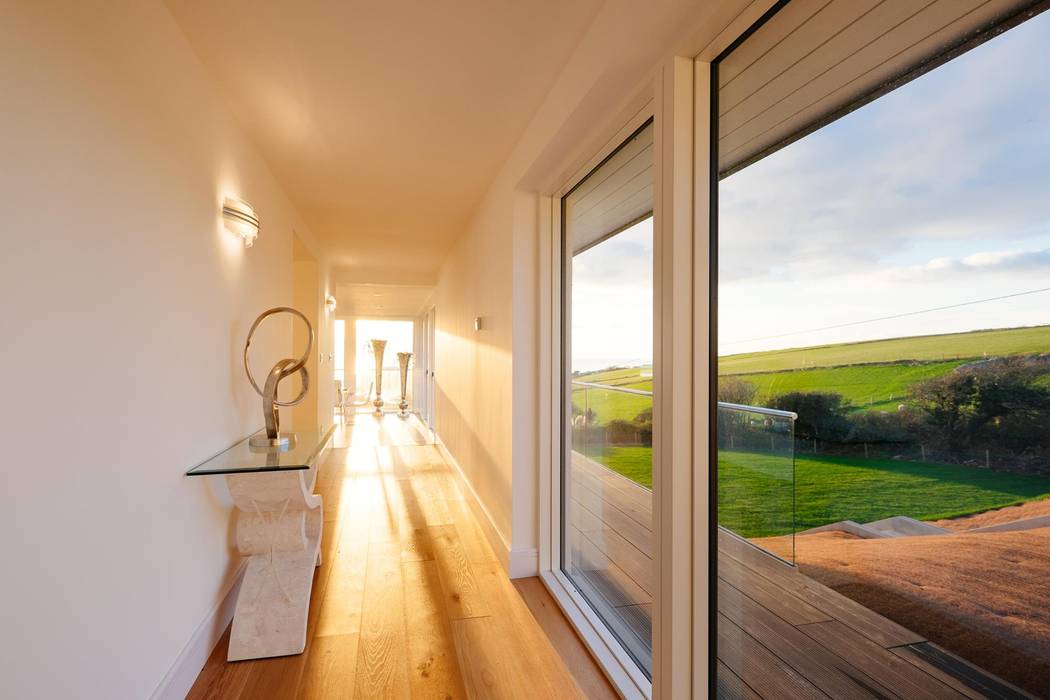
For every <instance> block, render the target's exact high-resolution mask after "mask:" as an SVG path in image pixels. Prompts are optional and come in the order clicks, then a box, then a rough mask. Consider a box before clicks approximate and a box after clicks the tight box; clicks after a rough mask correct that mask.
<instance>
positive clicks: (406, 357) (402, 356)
mask: <svg viewBox="0 0 1050 700" xmlns="http://www.w3.org/2000/svg"><path fill="white" fill-rule="evenodd" d="M411 361H412V353H410V352H399V353H398V354H397V362H398V364H399V365H401V403H399V404H398V405H397V407H398V408H400V409H401V415H402V416H407V415H408V363H409V362H411Z"/></svg>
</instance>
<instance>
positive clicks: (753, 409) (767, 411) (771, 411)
mask: <svg viewBox="0 0 1050 700" xmlns="http://www.w3.org/2000/svg"><path fill="white" fill-rule="evenodd" d="M572 385H573V386H582V387H584V388H585V389H603V390H605V391H618V392H620V393H621V394H634V395H635V396H652V395H653V392H651V391H645V390H644V389H628V388H627V387H625V386H611V385H609V384H595V383H594V382H578V381H576V380H573V381H572ZM718 407H719V408H724V409H726V410H729V411H746V412H748V413H758V414H761V415H763V416H774V417H776V418H790V419H791V420H798V414H797V413H795V412H794V411H781V410H780V409H777V408H766V407H765V406H745V405H743V404H739V403H729V402H728V401H719V402H718Z"/></svg>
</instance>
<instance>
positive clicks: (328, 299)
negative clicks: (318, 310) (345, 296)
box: [324, 294, 336, 313]
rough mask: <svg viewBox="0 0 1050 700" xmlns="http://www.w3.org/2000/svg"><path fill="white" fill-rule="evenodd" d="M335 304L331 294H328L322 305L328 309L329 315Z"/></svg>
mask: <svg viewBox="0 0 1050 700" xmlns="http://www.w3.org/2000/svg"><path fill="white" fill-rule="evenodd" d="M335 304H336V302H335V297H334V296H332V295H331V294H329V295H328V296H326V297H325V298H324V305H325V307H326V308H327V309H328V312H329V313H331V312H333V311H335Z"/></svg>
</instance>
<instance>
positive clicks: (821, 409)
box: [712, 0, 1050, 698]
mask: <svg viewBox="0 0 1050 700" xmlns="http://www.w3.org/2000/svg"><path fill="white" fill-rule="evenodd" d="M906 5H907V3H903V4H900V5H894V3H881V4H879V6H878V7H877V8H875V9H874V10H871V11H870V12H869V7H868V6H866V5H863V4H862V3H849V2H845V1H843V0H832V2H830V3H829V2H827V1H826V0H792V2H790V3H787V4H785V5H783V7H782V9H780V10H779V12H777V13H776V14H775V15H773V16H772V17H771V18H770V19H769V20H768V21H767V22H766V23H765V24H763V25H762V26H760V27H758V28H756V29H755V31H753V32H751V33H749V34H748V37H747V39H746V40H744V41H743V42H742V43H740V44H739V45H738V46H736V47H735V48H734V49H733V50H732V51H731V52H730V53H729V54H727V55H726V56H724V57H722V58H721V59H720V60H719V61H718V62H716V68H715V71H716V73H715V75H714V78H713V80H712V83H713V84H714V85H716V90H717V92H716V94H715V98H716V103H717V114H718V120H717V130H718V133H717V141H716V143H717V149H718V160H717V168H716V172H717V177H718V183H717V189H716V193H717V197H716V201H717V216H716V220H717V222H718V231H717V236H718V239H717V256H716V259H717V264H718V269H717V275H718V280H717V304H718V308H717V312H716V313H717V318H718V329H717V336H718V337H717V340H718V362H717V382H718V398H719V401H720V402H723V403H720V404H719V408H718V418H717V422H716V423H715V430H716V437H717V449H718V459H717V484H716V486H717V495H718V500H717V504H718V525H719V529H718V530H717V533H718V557H717V562H716V567H717V573H718V584H717V589H716V590H717V609H718V616H717V620H718V623H717V624H718V629H717V632H718V645H717V649H716V652H717V667H716V675H717V679H718V682H719V687H720V688H721V689H722V691H724V693H725V694H726V695H733V696H737V697H742V696H751V695H750V693H748V692H741V689H745V690H746V689H751V690H754V691H755V693H757V695H759V696H761V697H787V696H789V695H791V696H794V695H795V694H802V695H805V696H807V697H823V696H829V697H833V698H837V697H872V696H874V697H896V696H900V697H918V696H920V695H928V696H930V697H954V696H955V695H956V693H957V692H958V691H962V692H963V693H964V694H967V693H969V694H974V696H975V697H977V696H979V697H1004V698H1005V697H1011V698H1013V697H1029V696H1027V695H1024V694H1023V693H1022V692H1021V691H1020V690H1019V689H1023V690H1024V691H1027V692H1029V693H1031V694H1033V695H1036V696H1041V697H1047V696H1048V694H1050V617H1048V615H1047V613H1046V609H1047V606H1048V604H1050V588H1048V587H1047V583H1046V582H1047V580H1048V576H1050V563H1048V562H1050V559H1047V556H1046V551H1047V545H1048V544H1050V528H1048V526H1050V355H1048V354H1047V353H1048V348H1050V325H1048V323H1050V312H1048V309H1050V306H1048V300H1050V287H1048V282H1047V280H1048V279H1050V197H1048V195H1047V193H1048V192H1050V130H1048V129H1047V128H1046V124H1047V121H1048V119H1050V81H1048V80H1047V79H1046V67H1047V65H1050V14H1039V12H1040V11H1041V10H1042V9H1045V8H1046V7H1047V4H1046V3H1040V4H1038V5H1035V4H1032V3H1018V2H1010V1H1009V0H990V1H989V2H983V3H975V4H966V3H952V2H939V3H934V6H936V8H937V12H936V13H935V14H936V18H934V17H933V16H931V15H930V14H928V13H926V12H925V11H923V12H918V13H915V12H914V8H911V7H906ZM1022 6H1026V7H1024V8H1022ZM1022 9H1023V11H1019V10H1022ZM905 15H907V18H906V19H905ZM898 20H899V21H900V22H899V23H898ZM847 37H848V39H847ZM859 46H862V47H864V48H863V49H862V50H855V48H856V47H859ZM728 404H733V406H729V405H728ZM861 649H864V650H865V651H864V652H863V653H860V651H859V650H861ZM887 652H888V653H887ZM900 660H905V661H907V662H908V664H907V665H906V666H900V663H899V662H900ZM900 668H903V669H905V670H907V672H908V674H910V677H909V679H908V680H907V683H906V684H900V683H901V682H903V681H904V680H905V679H904V677H903V676H900V675H898V669H900ZM912 669H921V671H922V674H920V675H915V674H914V672H913V670H912ZM914 683H921V684H922V687H921V690H920V688H919V687H918V686H916V685H912V684H914ZM971 691H972V692H971Z"/></svg>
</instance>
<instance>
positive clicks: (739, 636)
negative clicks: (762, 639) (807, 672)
mask: <svg viewBox="0 0 1050 700" xmlns="http://www.w3.org/2000/svg"><path fill="white" fill-rule="evenodd" d="M717 625H718V649H719V652H718V659H719V661H721V662H722V663H723V664H724V665H725V666H726V667H727V668H729V670H731V671H732V672H733V673H734V674H735V675H736V676H737V677H739V678H740V680H742V681H743V682H744V683H746V684H747V685H748V687H750V688H752V689H754V691H755V692H756V693H757V694H758V696H759V697H762V698H768V699H769V700H773V699H777V700H779V699H781V698H782V699H783V700H796V699H797V700H809V699H810V698H820V699H821V700H826V698H827V696H826V695H825V694H824V693H822V692H821V691H820V690H818V689H817V688H816V686H814V685H813V684H812V683H810V682H809V681H808V680H806V679H805V677H803V676H802V674H800V673H799V672H798V671H796V670H795V669H794V668H792V667H791V666H790V665H788V664H786V663H785V662H784V661H782V660H781V659H780V658H779V657H778V656H776V655H775V654H773V653H772V652H771V651H769V649H767V648H766V647H764V646H763V645H762V644H759V643H758V641H756V640H755V639H754V637H752V636H751V635H749V634H748V633H747V632H745V631H744V630H743V629H741V628H740V627H739V626H738V625H736V624H734V623H733V621H732V620H730V619H729V618H728V617H726V616H725V615H723V614H722V613H718V615H717Z"/></svg>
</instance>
